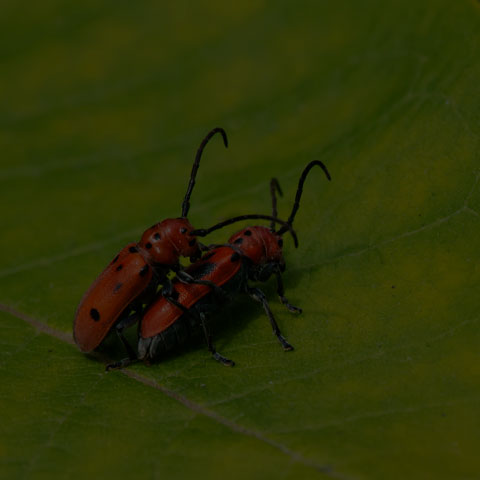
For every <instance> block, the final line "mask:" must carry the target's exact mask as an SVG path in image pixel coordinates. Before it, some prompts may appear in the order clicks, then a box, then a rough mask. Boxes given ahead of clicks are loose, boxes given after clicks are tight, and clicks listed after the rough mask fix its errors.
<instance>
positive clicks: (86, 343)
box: [73, 128, 270, 358]
mask: <svg viewBox="0 0 480 480" xmlns="http://www.w3.org/2000/svg"><path fill="white" fill-rule="evenodd" d="M217 132H219V133H220V134H221V135H222V137H223V141H224V144H225V147H227V146H228V141H227V135H226V133H225V131H224V130H223V129H222V128H214V129H213V130H211V131H210V132H209V133H208V134H207V136H206V137H205V138H204V139H203V141H202V143H201V144H200V147H199V148H198V151H197V154H196V156H195V161H194V163H193V167H192V172H191V175H190V181H189V183H188V188H187V192H186V194H185V197H184V200H183V203H182V216H181V217H180V218H169V219H166V220H163V221H162V222H160V223H157V224H156V225H153V226H152V227H150V228H149V229H148V230H146V231H145V232H144V233H143V235H142V238H141V239H140V241H139V242H138V243H130V244H128V245H127V246H126V247H125V248H123V249H122V250H121V251H120V252H119V253H118V255H116V256H115V258H114V259H113V260H112V261H111V262H110V264H109V265H108V266H107V268H106V269H105V270H104V271H103V272H102V273H101V274H100V275H99V276H98V277H97V279H96V280H95V281H94V282H93V284H92V285H91V286H90V288H89V289H88V290H87V292H86V293H85V294H84V296H83V298H82V299H81V301H80V304H79V305H78V308H77V311H76V313H75V319H74V323H73V337H74V339H75V342H76V344H77V345H78V347H79V348H80V350H82V351H84V352H90V351H92V350H94V349H95V348H97V347H98V346H99V345H100V343H101V342H102V341H103V340H104V338H105V337H106V336H107V334H108V333H109V332H110V331H111V330H112V328H113V327H115V329H116V331H117V334H118V335H119V337H120V339H121V341H122V342H123V344H124V346H125V348H126V350H127V352H128V354H129V356H130V357H131V358H135V357H136V354H135V352H134V350H133V349H132V347H131V346H130V345H129V343H128V342H127V340H126V339H125V337H124V336H123V333H122V332H123V330H124V329H125V328H126V327H128V326H130V325H132V324H133V323H135V322H136V321H137V319H138V316H139V314H140V313H141V312H142V310H143V305H144V304H145V303H147V302H148V301H149V300H150V299H152V298H153V297H154V295H155V294H156V292H157V288H158V286H159V285H163V291H164V293H165V295H166V296H167V297H168V296H169V292H170V291H171V281H170V280H169V278H168V277H167V274H168V273H169V272H170V271H174V272H176V274H177V278H178V279H179V280H180V281H183V282H192V281H193V282H200V283H202V282H203V281H202V280H201V279H199V280H196V279H193V278H192V277H191V276H190V275H189V274H188V272H185V271H184V269H183V267H182V266H181V265H180V263H179V258H180V257H190V258H191V259H192V260H195V259H197V258H199V257H200V255H201V247H200V245H199V244H198V242H197V238H196V237H197V236H203V235H206V233H204V232H207V230H200V231H194V228H193V227H192V225H191V224H190V222H189V221H188V220H187V218H186V217H187V214H188V211H189V208H190V196H191V193H192V190H193V187H194V185H195V177H196V174H197V171H198V167H199V165H200V158H201V156H202V152H203V149H204V148H205V146H206V144H207V143H208V141H209V140H210V139H211V138H212V137H213V135H215V134H216V133H217ZM247 217H248V218H251V216H248V215H247ZM255 217H256V216H254V218H255ZM238 218H239V219H240V220H241V219H243V218H244V217H243V216H242V217H238ZM268 218H270V217H268ZM234 221H236V219H235V218H234V219H231V220H230V221H227V224H229V223H233V222H234ZM207 284H208V285H211V286H214V285H213V284H212V283H210V282H207ZM132 311H134V312H135V313H132Z"/></svg>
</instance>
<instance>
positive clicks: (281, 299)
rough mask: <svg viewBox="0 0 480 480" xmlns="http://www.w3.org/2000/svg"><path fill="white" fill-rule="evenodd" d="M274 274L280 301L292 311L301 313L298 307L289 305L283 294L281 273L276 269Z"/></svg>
mask: <svg viewBox="0 0 480 480" xmlns="http://www.w3.org/2000/svg"><path fill="white" fill-rule="evenodd" d="M275 275H276V277H277V294H278V296H279V297H280V301H281V302H282V303H283V304H284V305H285V306H286V307H287V308H288V310H290V312H292V313H302V309H301V308H300V307H295V306H294V305H291V304H290V303H289V302H288V300H287V299H286V297H285V296H284V293H285V291H284V289H283V281H282V274H281V273H280V272H279V271H277V272H275Z"/></svg>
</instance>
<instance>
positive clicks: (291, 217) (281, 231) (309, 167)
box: [277, 160, 332, 235]
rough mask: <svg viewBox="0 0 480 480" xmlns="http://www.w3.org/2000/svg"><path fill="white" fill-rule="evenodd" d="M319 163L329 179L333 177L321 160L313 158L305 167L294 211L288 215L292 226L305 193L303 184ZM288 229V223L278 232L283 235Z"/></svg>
mask: <svg viewBox="0 0 480 480" xmlns="http://www.w3.org/2000/svg"><path fill="white" fill-rule="evenodd" d="M315 165H318V166H319V167H320V168H321V169H322V170H323V171H324V172H325V175H326V176H327V179H328V180H331V179H332V178H331V177H330V174H329V173H328V170H327V167H326V166H325V165H324V164H323V163H322V162H321V161H320V160H313V161H312V162H310V163H309V164H308V165H307V166H306V167H305V169H304V170H303V172H302V174H301V175H300V180H299V181H298V188H297V194H296V195H295V203H294V204H293V208H292V213H291V214H290V216H289V217H288V220H287V223H288V224H289V225H290V226H291V225H292V224H293V220H294V218H295V215H296V213H297V210H298V208H299V207H300V199H301V198H302V193H303V184H304V183H305V180H306V178H307V175H308V172H310V170H311V169H312V168H313V167H314V166H315ZM286 231H287V227H286V225H284V226H283V227H282V228H281V229H280V230H279V231H278V232H277V233H278V234H279V235H283V234H284V233H285V232H286Z"/></svg>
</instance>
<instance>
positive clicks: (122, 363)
mask: <svg viewBox="0 0 480 480" xmlns="http://www.w3.org/2000/svg"><path fill="white" fill-rule="evenodd" d="M139 361H140V360H139V359H138V358H124V359H123V360H120V361H119V362H114V363H109V364H108V365H107V366H106V367H105V371H106V372H109V371H110V370H119V369H121V368H125V367H128V366H130V365H132V363H137V362H139Z"/></svg>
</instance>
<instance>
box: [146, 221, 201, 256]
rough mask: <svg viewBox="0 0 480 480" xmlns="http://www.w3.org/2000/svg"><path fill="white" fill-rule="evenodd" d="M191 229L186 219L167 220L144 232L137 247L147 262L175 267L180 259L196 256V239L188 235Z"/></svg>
mask: <svg viewBox="0 0 480 480" xmlns="http://www.w3.org/2000/svg"><path fill="white" fill-rule="evenodd" d="M193 229H194V228H193V227H192V225H191V224H190V222H189V221H188V220H187V219H186V218H168V219H166V220H163V222H160V223H157V224H156V225H153V227H150V228H149V229H148V230H146V231H145V232H144V233H143V235H142V238H141V240H140V242H139V244H138V245H139V246H140V247H141V248H142V249H143V250H144V251H146V252H147V256H148V261H149V262H151V263H153V264H157V265H175V264H176V263H178V260H179V258H180V257H193V256H195V255H197V254H198V250H199V247H198V243H197V239H196V237H195V236H192V235H190V232H191V231H192V230H193Z"/></svg>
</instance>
